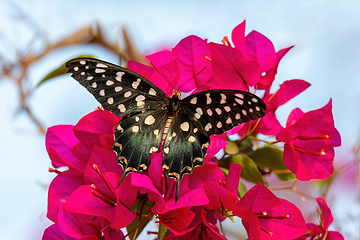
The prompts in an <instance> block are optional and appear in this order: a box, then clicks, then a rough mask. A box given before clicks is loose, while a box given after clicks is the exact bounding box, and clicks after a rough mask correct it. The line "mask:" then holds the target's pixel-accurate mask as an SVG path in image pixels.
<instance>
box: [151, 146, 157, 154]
mask: <svg viewBox="0 0 360 240" xmlns="http://www.w3.org/2000/svg"><path fill="white" fill-rule="evenodd" d="M158 150H159V149H158V148H156V147H151V148H150V151H149V153H152V152H157V151H158Z"/></svg>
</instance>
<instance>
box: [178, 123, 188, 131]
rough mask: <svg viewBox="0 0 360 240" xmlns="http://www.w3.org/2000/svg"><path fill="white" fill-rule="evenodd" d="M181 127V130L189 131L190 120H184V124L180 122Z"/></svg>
mask: <svg viewBox="0 0 360 240" xmlns="http://www.w3.org/2000/svg"><path fill="white" fill-rule="evenodd" d="M180 128H181V130H183V131H185V132H187V131H189V128H190V125H189V123H188V122H183V123H182V124H180Z"/></svg>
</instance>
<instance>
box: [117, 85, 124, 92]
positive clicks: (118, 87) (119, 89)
mask: <svg viewBox="0 0 360 240" xmlns="http://www.w3.org/2000/svg"><path fill="white" fill-rule="evenodd" d="M121 90H123V87H121V86H117V87H115V92H120V91H121Z"/></svg>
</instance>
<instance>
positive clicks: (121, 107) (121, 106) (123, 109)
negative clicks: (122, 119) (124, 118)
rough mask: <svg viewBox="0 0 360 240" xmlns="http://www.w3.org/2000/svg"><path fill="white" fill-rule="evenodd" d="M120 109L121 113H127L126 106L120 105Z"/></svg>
mask: <svg viewBox="0 0 360 240" xmlns="http://www.w3.org/2000/svg"><path fill="white" fill-rule="evenodd" d="M118 108H119V110H120V112H125V111H126V107H125V105H124V104H119V106H118Z"/></svg>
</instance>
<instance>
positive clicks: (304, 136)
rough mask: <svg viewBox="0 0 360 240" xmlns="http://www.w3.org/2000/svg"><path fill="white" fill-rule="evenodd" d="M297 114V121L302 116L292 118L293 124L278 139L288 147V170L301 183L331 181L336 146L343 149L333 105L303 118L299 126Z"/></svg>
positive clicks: (295, 112)
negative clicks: (329, 178) (335, 123)
mask: <svg viewBox="0 0 360 240" xmlns="http://www.w3.org/2000/svg"><path fill="white" fill-rule="evenodd" d="M293 114H294V116H296V118H298V117H300V116H301V113H300V112H299V110H295V111H293V112H292V113H291V114H290V116H289V119H292V120H291V121H290V120H288V122H287V126H286V128H285V129H283V130H281V131H280V132H279V133H278V134H277V135H276V139H277V140H278V141H281V142H284V143H285V144H284V163H285V165H286V167H288V168H289V170H290V171H291V172H293V173H295V174H296V178H297V179H299V180H303V181H307V180H310V179H325V178H328V177H329V176H330V175H331V174H332V173H333V171H334V167H333V164H332V163H333V160H334V154H335V153H334V146H338V145H340V137H339V135H338V132H337V130H336V129H335V126H334V119H333V115H332V110H331V101H330V102H329V103H328V104H327V105H326V106H325V107H323V108H321V109H317V110H313V111H310V112H307V113H305V114H303V115H302V116H301V117H300V118H299V119H298V120H297V121H296V122H295V119H296V118H294V116H293ZM294 122H295V123H294ZM291 123H292V125H290V124H291ZM334 136H335V138H334ZM333 138H334V139H333ZM332 139H333V140H332Z"/></svg>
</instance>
